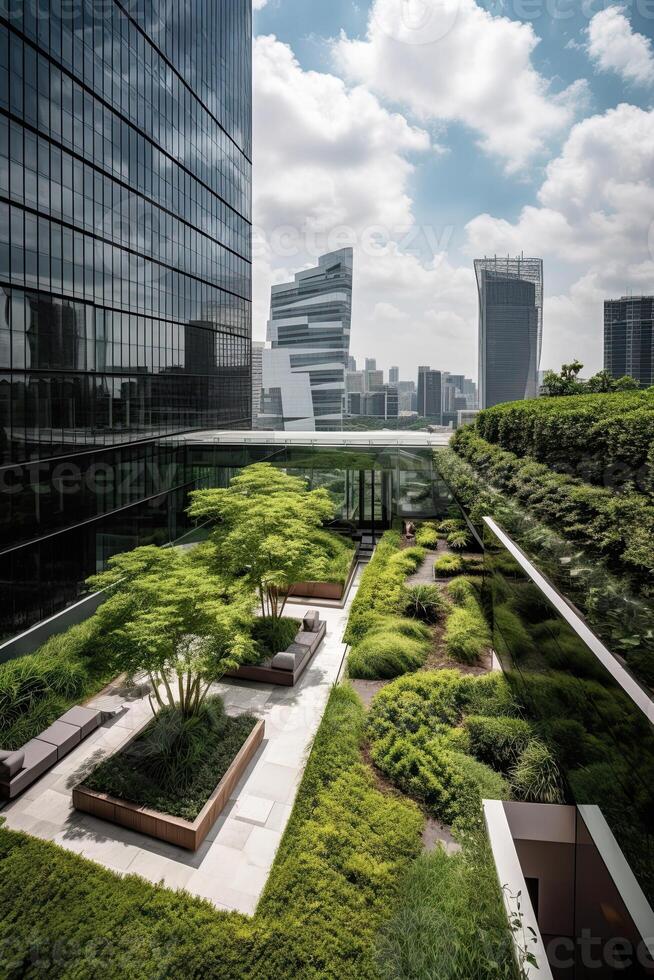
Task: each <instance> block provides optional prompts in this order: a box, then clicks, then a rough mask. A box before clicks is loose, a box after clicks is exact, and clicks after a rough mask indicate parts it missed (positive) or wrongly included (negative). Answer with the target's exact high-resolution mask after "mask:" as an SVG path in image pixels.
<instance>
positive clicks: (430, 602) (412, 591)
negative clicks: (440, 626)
mask: <svg viewBox="0 0 654 980" xmlns="http://www.w3.org/2000/svg"><path fill="white" fill-rule="evenodd" d="M447 610H448V603H447V600H446V598H445V596H444V595H443V592H442V591H441V589H439V588H438V586H437V585H411V586H409V587H408V588H407V590H406V602H405V606H404V612H405V613H406V614H407V616H413V617H414V618H415V619H419V620H421V622H423V623H437V622H438V621H439V620H440V619H442V618H443V616H444V615H445V613H446V612H447Z"/></svg>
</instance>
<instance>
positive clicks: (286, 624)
mask: <svg viewBox="0 0 654 980" xmlns="http://www.w3.org/2000/svg"><path fill="white" fill-rule="evenodd" d="M300 626H301V621H300V620H299V619H293V618H292V617H290V616H282V618H281V619H272V618H271V617H270V616H255V618H254V622H253V624H252V639H253V640H254V643H255V647H256V652H255V658H256V662H257V663H260V662H261V661H262V660H265V659H266V658H267V657H274V656H275V654H276V653H279V652H280V651H281V650H287V649H288V647H289V646H290V645H291V643H292V642H293V640H294V639H295V637H296V636H297V633H298V631H299V629H300Z"/></svg>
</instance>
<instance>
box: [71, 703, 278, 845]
mask: <svg viewBox="0 0 654 980" xmlns="http://www.w3.org/2000/svg"><path fill="white" fill-rule="evenodd" d="M264 730H265V722H264V721H263V720H262V719H259V720H258V721H257V723H256V724H255V726H254V728H253V729H252V731H251V732H250V734H249V735H248V737H247V738H246V740H245V742H244V743H243V745H242V746H241V748H240V749H239V751H238V754H237V755H236V757H235V758H234V760H233V762H232V764H231V765H230V767H229V769H228V770H227V772H226V773H225V775H224V776H223V778H222V779H221V780H220V782H219V783H218V785H217V786H216V788H215V790H214V791H213V793H212V794H211V796H210V797H209V799H208V800H207V802H206V803H205V804H204V806H203V807H202V809H201V811H200V813H199V814H198V815H197V817H196V818H195V820H193V821H192V822H191V821H190V820H183V819H182V818H181V817H172V816H169V815H168V814H166V813H159V812H158V811H157V810H149V809H148V808H147V807H145V806H139V805H138V804H136V803H130V802H129V800H119V799H116V797H115V796H108V795H107V794H106V793H98V792H96V791H95V790H92V789H87V788H86V787H85V786H83V785H81V784H80V785H79V786H76V787H75V788H74V789H73V806H74V807H75V809H76V810H81V811H82V812H84V813H90V814H91V815H92V816H94V817H99V818H100V819H101V820H108V821H109V822H110V823H115V824H118V825H119V826H121V827H127V828H129V830H136V831H138V832H139V833H141V834H147V835H148V837H156V838H157V839H158V840H164V841H166V842H167V843H168V844H176V845H177V846H178V847H184V848H186V849H187V850H189V851H195V850H197V849H198V847H199V846H200V844H201V843H202V841H203V840H204V838H205V837H206V836H207V834H208V833H209V831H210V830H211V828H212V827H213V825H214V823H215V822H216V820H217V818H218V816H219V814H220V811H221V810H222V809H223V808H224V806H225V804H226V803H227V801H228V799H229V797H230V795H231V793H232V791H233V789H234V787H235V786H236V784H237V783H238V781H239V779H240V778H241V776H242V775H243V773H244V771H245V769H246V768H247V766H248V763H249V762H250V760H251V759H252V757H253V755H254V754H255V752H256V751H257V749H258V748H259V746H260V745H261V742H262V741H263V735H264ZM139 734H140V732H137V733H136V734H135V735H134V736H133V737H132V738H131V739H130V740H129V742H127V743H126V744H127V745H129V744H130V742H132V741H133V740H134V739H135V738H137V737H138V735H139ZM125 748H126V746H122V750H124V749H125ZM119 751H120V750H119Z"/></svg>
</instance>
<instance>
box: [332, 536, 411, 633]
mask: <svg viewBox="0 0 654 980" xmlns="http://www.w3.org/2000/svg"><path fill="white" fill-rule="evenodd" d="M401 544H402V538H401V535H400V534H399V532H398V531H386V533H385V534H384V535H383V536H382V538H381V540H380V542H379V543H378V545H377V547H376V548H375V553H374V555H373V557H372V560H371V561H370V562H369V563H368V565H367V566H366V568H365V569H364V572H363V575H362V576H361V582H360V583H359V588H358V590H357V594H356V596H355V598H354V601H353V603H352V608H351V609H350V618H349V620H348V625H347V630H346V632H345V642H346V643H355V642H357V641H358V640H361V639H362V638H363V636H365V633H366V632H367V630H368V629H369V628H370V626H371V625H372V624H373V622H374V621H375V615H376V616H392V615H401V614H402V612H403V609H404V600H405V587H404V582H405V580H406V577H407V575H411V573H412V572H415V571H416V570H417V569H418V568H419V567H420V565H421V563H422V561H423V559H424V556H425V551H424V549H423V548H418V547H416V548H406V549H404V550H402V548H401ZM371 613H372V614H373V615H372V616H371Z"/></svg>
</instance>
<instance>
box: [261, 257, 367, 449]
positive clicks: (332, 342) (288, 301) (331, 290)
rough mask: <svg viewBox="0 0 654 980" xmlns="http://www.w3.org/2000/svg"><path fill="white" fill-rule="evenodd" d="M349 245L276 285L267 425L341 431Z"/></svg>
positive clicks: (266, 366)
mask: <svg viewBox="0 0 654 980" xmlns="http://www.w3.org/2000/svg"><path fill="white" fill-rule="evenodd" d="M352 268H353V252H352V249H351V248H343V249H339V250H338V251H336V252H330V253H328V254H327V255H322V256H321V257H320V258H319V260H318V265H317V266H316V267H315V268H313V269H306V270H304V271H303V272H298V273H296V275H295V278H294V280H293V282H290V283H283V284H282V285H279V286H273V287H272V293H271V298H270V319H269V321H268V340H269V341H270V345H271V348H270V350H265V351H264V358H263V403H264V406H265V407H264V415H266V414H267V415H268V417H267V418H264V419H263V420H262V424H263V425H265V426H266V427H275V428H282V429H291V430H293V429H294V430H301V431H329V430H334V429H336V430H338V429H340V428H341V427H342V424H343V413H344V411H345V372H346V368H347V364H348V358H349V349H350V320H351V314H352Z"/></svg>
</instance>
